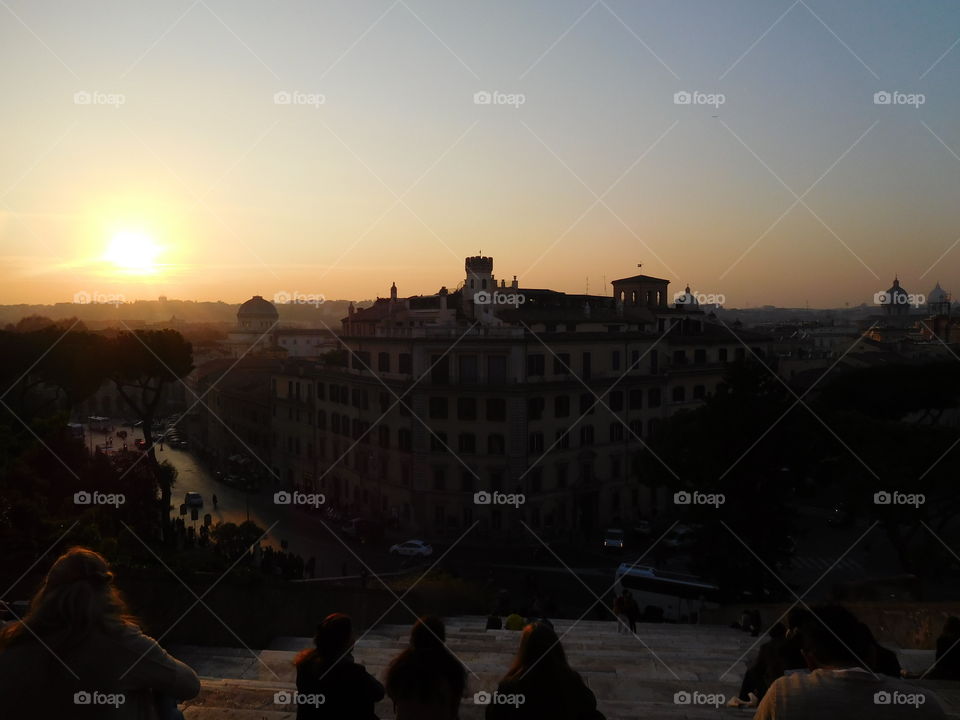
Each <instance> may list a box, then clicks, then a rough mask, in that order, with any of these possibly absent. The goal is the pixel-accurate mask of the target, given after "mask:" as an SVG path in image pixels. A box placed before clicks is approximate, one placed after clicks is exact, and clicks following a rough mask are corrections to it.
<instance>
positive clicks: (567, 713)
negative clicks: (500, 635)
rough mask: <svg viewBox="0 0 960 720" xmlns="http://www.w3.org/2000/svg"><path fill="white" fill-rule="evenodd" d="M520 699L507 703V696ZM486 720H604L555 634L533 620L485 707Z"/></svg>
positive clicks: (594, 699) (521, 637)
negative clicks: (568, 660)
mask: <svg viewBox="0 0 960 720" xmlns="http://www.w3.org/2000/svg"><path fill="white" fill-rule="evenodd" d="M511 697H513V698H519V697H522V698H523V702H522V703H514V704H510V703H509V702H508V701H509V700H510V698H511ZM486 718H487V720H505V719H508V720H604V716H603V713H601V712H600V711H599V710H597V699H596V697H594V695H593V693H592V692H591V691H590V688H588V687H587V686H586V684H585V683H584V682H583V679H582V678H581V677H580V675H579V673H577V672H575V671H574V670H573V669H572V668H571V667H570V666H569V665H568V664H567V656H566V654H565V653H564V652H563V646H562V645H561V644H560V640H559V638H557V634H556V633H555V632H554V631H553V629H552V628H550V627H548V626H546V625H544V624H542V623H533V624H530V625H527V626H526V627H525V628H524V629H523V634H522V635H521V636H520V648H519V649H518V650H517V656H516V657H515V658H514V661H513V664H512V665H511V666H510V669H509V670H508V671H507V674H506V675H504V677H503V679H502V680H500V684H499V685H498V686H497V692H496V693H495V694H494V696H493V697H492V698H491V702H490V704H489V705H488V706H487V712H486Z"/></svg>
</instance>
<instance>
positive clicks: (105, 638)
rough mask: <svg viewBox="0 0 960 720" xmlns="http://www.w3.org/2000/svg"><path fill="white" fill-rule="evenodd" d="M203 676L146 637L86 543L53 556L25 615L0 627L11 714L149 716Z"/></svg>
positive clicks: (193, 688)
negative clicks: (52, 562) (86, 546)
mask: <svg viewBox="0 0 960 720" xmlns="http://www.w3.org/2000/svg"><path fill="white" fill-rule="evenodd" d="M199 692H200V681H199V680H198V678H197V675H196V673H195V672H194V671H193V670H192V669H190V668H189V667H188V666H187V665H185V664H184V663H182V662H180V661H179V660H177V659H176V658H174V657H172V656H170V655H168V654H167V653H166V652H165V651H164V650H163V648H161V647H160V645H158V644H157V642H156V641H155V640H153V639H152V638H150V637H148V636H146V635H144V634H143V633H142V632H141V630H140V627H139V625H138V623H137V621H136V619H135V618H134V617H133V616H132V615H131V614H130V612H129V610H128V609H127V606H126V603H125V602H124V600H123V598H122V596H121V595H120V592H119V591H118V590H117V588H116V586H115V585H114V582H113V573H112V572H111V571H110V566H109V564H108V563H107V561H106V559H105V558H104V557H103V556H102V555H100V554H98V553H96V552H94V551H93V550H89V549H87V548H83V547H74V548H71V549H70V550H68V551H67V552H66V553H64V554H63V555H61V556H60V557H59V558H57V560H56V562H54V564H53V566H52V567H51V568H50V571H49V572H48V573H47V576H46V578H45V579H44V581H43V584H42V585H41V586H40V589H39V590H37V592H36V594H35V595H34V596H33V598H32V600H31V601H30V608H29V610H28V611H27V613H26V615H25V616H24V617H23V618H22V619H19V620H15V621H14V622H11V623H8V624H7V625H5V626H4V627H3V630H2V631H0V709H2V714H3V716H4V717H11V718H20V717H23V718H27V717H29V718H46V717H58V718H101V717H105V716H107V715H109V717H111V718H116V719H117V720H153V719H155V718H162V719H164V720H167V719H169V718H175V717H182V716H181V715H180V713H179V710H177V708H176V703H177V702H178V701H182V700H188V699H190V698H192V697H195V696H196V695H197V693H199Z"/></svg>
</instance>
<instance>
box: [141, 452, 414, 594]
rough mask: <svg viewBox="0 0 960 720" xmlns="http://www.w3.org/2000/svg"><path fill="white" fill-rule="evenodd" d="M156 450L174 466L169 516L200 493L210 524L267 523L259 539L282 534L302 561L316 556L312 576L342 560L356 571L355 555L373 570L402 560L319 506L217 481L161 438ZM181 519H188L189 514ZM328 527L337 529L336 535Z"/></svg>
mask: <svg viewBox="0 0 960 720" xmlns="http://www.w3.org/2000/svg"><path fill="white" fill-rule="evenodd" d="M156 453H157V460H158V461H161V462H162V461H164V460H168V461H169V462H170V463H171V464H172V465H173V466H174V467H175V468H176V469H177V480H176V483H175V485H174V488H173V500H172V504H173V514H174V516H177V514H178V512H179V507H180V504H181V503H182V502H183V498H184V495H185V494H186V493H188V492H197V493H200V495H201V496H202V497H203V508H202V509H201V510H200V519H201V520H202V519H203V516H204V515H205V514H206V513H210V515H211V516H212V519H213V523H214V524H217V523H218V522H232V523H236V524H238V525H239V524H240V523H242V522H245V521H246V520H247V519H249V520H251V521H252V522H254V523H256V524H257V525H258V526H259V527H261V528H262V529H263V530H265V531H266V530H268V529H270V531H269V532H268V533H267V535H266V536H265V537H264V540H263V544H264V545H269V546H271V547H274V548H277V549H279V548H280V543H281V541H283V540H285V541H286V542H287V551H289V552H292V553H296V554H298V555H300V556H301V557H303V559H304V560H305V561H306V560H307V559H309V558H310V557H311V556H313V557H315V558H316V562H317V565H316V572H315V575H316V577H338V576H340V575H342V566H343V563H346V565H347V574H348V575H356V574H358V573H359V572H360V568H361V567H362V565H361V562H360V560H359V559H358V556H359V557H360V558H362V560H363V563H366V565H367V566H368V567H369V568H370V569H371V570H373V571H374V572H390V571H395V570H397V569H399V567H400V564H401V562H402V560H401V559H400V558H396V557H392V556H391V555H389V553H388V552H387V550H388V548H389V544H388V542H387V541H384V543H383V547H370V546H366V545H361V544H359V543H354V542H351V541H349V540H346V539H345V538H343V537H342V536H341V535H340V534H339V528H337V527H335V526H334V525H333V524H331V523H330V521H328V520H325V519H323V518H321V516H320V513H319V510H313V509H307V508H299V507H294V506H291V505H277V504H275V503H274V502H273V491H272V490H271V489H268V488H265V489H262V490H261V491H260V492H259V493H247V492H245V491H244V490H242V489H240V488H234V487H230V486H229V485H227V484H225V483H222V482H217V481H216V480H215V479H214V478H213V477H212V476H211V475H210V474H209V473H208V472H207V471H206V469H205V468H203V466H201V465H200V463H198V462H197V460H196V459H195V458H194V457H193V456H192V455H191V454H190V451H189V450H178V449H176V448H172V447H170V445H168V444H164V446H163V450H161V449H160V446H159V445H157V446H156ZM214 494H216V496H217V501H218V503H217V505H218V506H217V508H216V509H214V507H213V496H214ZM186 521H187V523H188V524H189V522H190V520H189V515H188V516H187V518H186ZM331 531H334V532H337V535H336V537H335V536H334V534H333V533H332V532H331ZM344 543H346V546H345V544H344ZM348 548H349V549H348ZM351 551H352V552H351ZM354 553H356V555H354Z"/></svg>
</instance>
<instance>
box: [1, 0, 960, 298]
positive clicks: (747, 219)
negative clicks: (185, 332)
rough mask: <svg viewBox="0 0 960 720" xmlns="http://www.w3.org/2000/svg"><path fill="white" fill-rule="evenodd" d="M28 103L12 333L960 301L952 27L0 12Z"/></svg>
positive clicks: (950, 2)
mask: <svg viewBox="0 0 960 720" xmlns="http://www.w3.org/2000/svg"><path fill="white" fill-rule="evenodd" d="M877 93H889V94H888V95H883V94H881V95H876V94H877ZM0 98H2V105H3V112H2V113H0V132H2V134H3V138H4V140H3V142H2V143H0V303H3V304H13V303H56V302H71V301H72V300H73V299H74V298H75V297H81V296H85V297H91V298H94V299H96V298H106V299H107V301H110V299H111V298H122V299H126V300H134V299H152V298H156V297H157V296H159V295H166V296H168V297H171V298H174V297H175V298H181V299H195V300H225V301H228V302H237V301H241V300H243V299H246V298H248V297H250V296H251V295H255V294H257V295H263V296H264V297H268V298H272V297H274V296H276V295H277V294H280V295H283V294H286V295H293V294H295V293H296V294H297V295H304V296H325V297H328V298H354V299H365V298H371V297H375V296H378V295H380V296H385V295H387V293H388V291H389V287H390V284H391V283H392V282H396V283H397V285H398V288H399V291H400V294H401V295H410V294H420V293H433V292H436V291H437V289H439V287H440V286H441V285H446V286H448V287H451V288H453V287H455V286H456V284H457V283H458V282H459V281H461V280H462V279H463V276H464V271H463V258H464V257H466V256H468V255H476V254H480V253H481V252H482V254H484V255H492V256H493V257H494V259H495V267H494V271H495V273H496V275H497V276H498V277H501V278H506V279H507V280H508V281H509V280H510V279H512V277H513V275H517V276H518V278H519V280H520V283H521V285H524V286H527V287H549V288H554V289H557V290H563V291H567V292H584V291H585V290H587V289H589V291H590V292H591V293H596V294H609V292H610V287H609V282H610V281H611V280H613V279H616V278H619V277H625V276H629V275H633V274H636V273H637V272H643V273H646V274H650V275H655V276H658V277H664V278H667V279H669V280H670V281H671V283H672V285H671V288H673V289H675V290H680V289H682V287H683V286H685V285H687V284H689V285H690V286H691V287H692V288H693V289H694V291H695V292H700V293H705V294H713V295H721V296H723V297H724V298H725V301H726V302H725V304H726V305H728V306H731V307H748V306H758V305H765V304H773V305H781V306H804V305H809V306H810V307H842V306H844V305H845V304H850V305H857V304H860V303H863V302H872V299H873V295H874V293H876V292H877V291H880V290H885V289H886V288H887V287H889V285H890V283H891V281H892V279H893V276H894V274H897V275H899V277H900V280H901V283H902V284H903V286H904V287H905V288H907V289H908V290H909V291H910V292H913V293H917V294H923V293H927V292H929V290H930V289H931V288H932V287H933V286H934V284H935V283H936V282H937V281H939V282H940V283H941V284H942V285H943V286H944V287H945V288H946V289H947V290H952V291H955V292H957V293H958V294H960V270H958V268H960V262H958V260H960V247H958V243H960V203H958V202H957V189H958V187H960V123H957V122H956V119H957V118H958V117H960V4H958V3H957V2H955V0H937V1H933V0H931V1H929V2H925V1H922V0H911V1H910V2H906V1H904V2H892V1H888V0H844V2H827V1H825V0H796V1H795V2H794V0H705V1H700V0H596V1H594V0H508V1H501V0H484V1H483V2H479V1H473V2H460V1H458V0H346V1H344V2H339V1H326V0H309V1H304V2H295V1H292V0H280V1H278V2H264V1H263V0H185V1H180V0H163V1H156V0H143V1H141V2H136V3H132V2H129V0H118V1H115V2H105V1H96V0H70V1H69V2H52V1H48V0H2V2H0ZM685 100H689V101H690V102H685ZM885 100H889V101H890V102H885ZM638 263H639V264H642V268H641V269H640V270H638V269H637V265H638ZM605 283H606V284H605Z"/></svg>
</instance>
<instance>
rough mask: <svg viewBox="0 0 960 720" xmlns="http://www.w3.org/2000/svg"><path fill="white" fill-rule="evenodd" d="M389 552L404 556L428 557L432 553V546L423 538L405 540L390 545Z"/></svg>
mask: <svg viewBox="0 0 960 720" xmlns="http://www.w3.org/2000/svg"><path fill="white" fill-rule="evenodd" d="M390 554H391V555H403V556H406V557H411V556H413V557H430V556H431V555H433V548H432V547H430V544H429V543H427V542H425V541H423V540H407V541H406V542H404V543H398V544H397V545H394V546H393V547H391V548H390Z"/></svg>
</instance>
